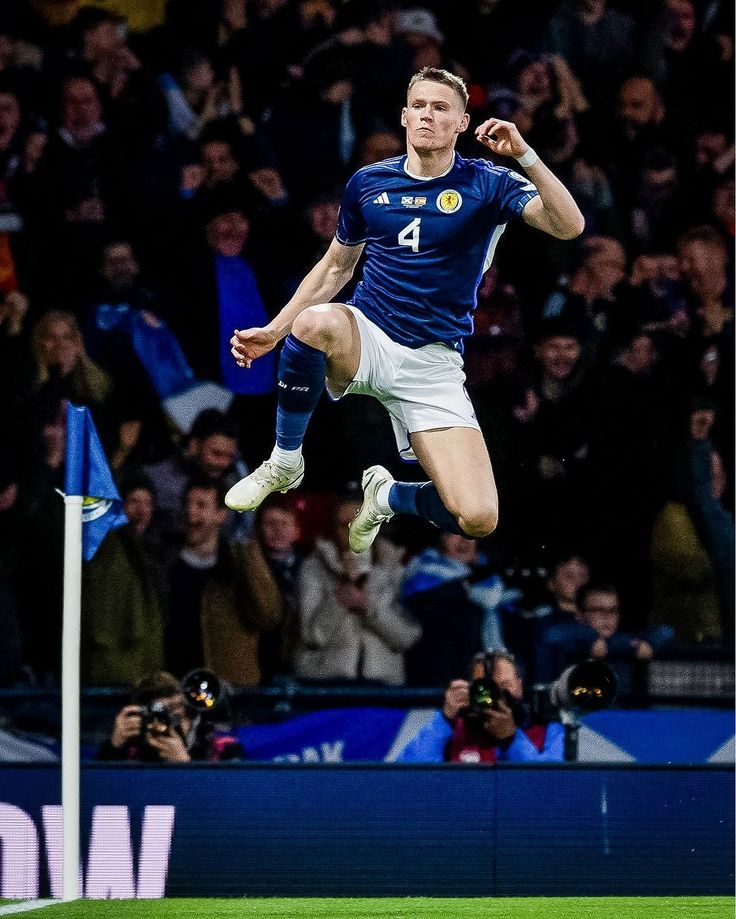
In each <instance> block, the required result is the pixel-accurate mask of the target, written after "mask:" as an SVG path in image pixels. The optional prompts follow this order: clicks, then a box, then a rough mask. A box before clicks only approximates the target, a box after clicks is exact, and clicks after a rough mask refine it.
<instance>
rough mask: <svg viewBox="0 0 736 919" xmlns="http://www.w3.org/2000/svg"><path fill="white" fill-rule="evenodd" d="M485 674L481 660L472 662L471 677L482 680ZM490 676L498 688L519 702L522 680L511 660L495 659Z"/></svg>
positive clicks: (521, 695)
mask: <svg viewBox="0 0 736 919" xmlns="http://www.w3.org/2000/svg"><path fill="white" fill-rule="evenodd" d="M485 675H486V672H485V667H484V666H483V663H482V662H481V661H476V662H475V663H474V664H473V670H472V673H471V676H472V678H473V679H474V680H482V679H484V678H485ZM491 676H492V678H493V680H494V681H495V683H496V684H497V686H498V687H499V689H505V690H506V692H508V694H509V695H510V696H511V697H512V698H513V699H516V701H517V702H521V700H522V699H523V698H524V682H523V680H522V679H521V676H520V674H519V671H518V670H517V669H516V667H515V666H514V664H512V663H511V661H506V660H503V658H502V659H500V660H497V661H496V665H495V667H494V668H493V673H492V674H491Z"/></svg>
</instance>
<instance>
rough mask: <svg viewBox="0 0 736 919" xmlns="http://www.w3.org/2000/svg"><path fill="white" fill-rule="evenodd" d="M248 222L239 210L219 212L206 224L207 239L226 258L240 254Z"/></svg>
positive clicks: (248, 225)
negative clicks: (226, 212) (225, 212)
mask: <svg viewBox="0 0 736 919" xmlns="http://www.w3.org/2000/svg"><path fill="white" fill-rule="evenodd" d="M249 231H250V224H249V223H248V220H247V218H246V217H245V215H244V214H242V213H241V212H240V211H230V213H228V214H220V215H219V216H218V217H215V219H214V220H211V221H210V222H209V223H208V224H207V241H208V243H209V244H210V246H211V247H212V248H213V249H214V250H215V252H217V254H218V255H222V256H225V257H228V258H232V257H233V256H236V255H240V253H241V252H242V251H243V246H244V245H245V242H246V240H247V239H248V233H249Z"/></svg>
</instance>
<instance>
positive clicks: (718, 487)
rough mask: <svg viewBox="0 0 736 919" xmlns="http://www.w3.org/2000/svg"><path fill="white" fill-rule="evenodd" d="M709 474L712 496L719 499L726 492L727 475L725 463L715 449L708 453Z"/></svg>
mask: <svg viewBox="0 0 736 919" xmlns="http://www.w3.org/2000/svg"><path fill="white" fill-rule="evenodd" d="M710 474H711V481H712V488H713V497H714V498H715V499H716V501H720V500H721V498H722V497H723V495H724V494H725V492H726V486H727V485H728V476H727V474H726V466H725V463H724V462H723V459H722V458H721V455H720V453H716V451H715V450H712V451H711V454H710Z"/></svg>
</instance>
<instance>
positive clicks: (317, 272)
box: [225, 67, 584, 552]
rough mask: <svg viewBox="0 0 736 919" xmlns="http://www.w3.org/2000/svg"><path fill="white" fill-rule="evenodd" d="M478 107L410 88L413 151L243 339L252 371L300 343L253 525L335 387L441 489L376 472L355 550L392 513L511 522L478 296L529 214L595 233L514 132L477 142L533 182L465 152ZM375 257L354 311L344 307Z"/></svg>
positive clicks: (435, 76)
mask: <svg viewBox="0 0 736 919" xmlns="http://www.w3.org/2000/svg"><path fill="white" fill-rule="evenodd" d="M467 102H468V93H467V90H466V88H465V84H464V83H463V81H462V80H461V79H460V78H459V77H456V76H454V75H453V74H451V73H448V72H447V71H445V70H439V69H435V68H428V67H426V68H424V69H423V70H422V71H420V72H419V73H418V74H416V75H415V76H414V77H412V79H411V81H410V83H409V89H408V94H407V102H406V107H405V108H404V109H403V111H402V114H401V124H402V125H403V127H404V128H406V144H407V152H406V155H404V156H398V157H395V158H393V159H388V160H383V161H382V162H380V163H375V164H374V165H371V166H365V167H364V168H363V169H360V170H359V171H358V172H356V173H355V175H353V176H352V178H351V179H350V180H349V182H348V184H347V186H346V188H345V192H344V195H343V199H342V204H341V208H340V219H339V225H338V230H337V234H336V238H335V239H334V240H333V242H332V243H331V245H330V247H329V249H328V250H327V252H326V253H325V255H324V256H323V257H322V258H321V259H320V261H319V262H318V263H317V264H316V265H315V266H314V268H312V270H311V271H310V272H309V273H308V274H307V276H306V277H305V278H304V280H303V281H302V283H301V285H300V286H299V288H298V290H297V291H296V293H295V294H294V296H293V297H292V299H291V300H290V301H289V303H287V304H286V306H285V307H284V308H283V309H282V310H281V312H280V313H279V314H278V316H276V318H275V319H274V320H273V321H272V322H270V323H269V324H268V325H267V326H265V327H263V328H253V329H246V330H244V331H236V332H235V333H234V335H233V338H232V339H231V344H232V353H233V356H234V357H235V359H236V360H237V362H238V364H239V365H240V366H241V367H250V365H251V362H252V361H254V360H256V358H258V357H260V356H261V355H263V354H266V353H267V352H268V351H270V350H271V349H272V348H274V347H275V346H276V345H277V344H278V342H279V341H281V339H282V338H284V337H286V341H285V343H284V346H283V349H282V351H281V357H280V361H279V371H278V410H277V416H276V446H275V447H274V449H273V452H272V454H271V456H270V458H269V459H268V460H266V462H264V463H263V464H262V465H261V466H259V467H258V468H257V469H256V470H255V471H254V472H252V473H251V474H250V475H249V476H247V478H244V479H242V480H241V481H240V482H238V483H237V485H234V486H233V487H232V488H231V489H230V491H229V492H228V494H227V497H226V498H225V501H226V504H227V505H228V507H231V508H233V509H235V510H239V511H246V510H253V509H254V508H256V507H258V505H259V504H260V503H261V502H262V501H263V500H264V498H265V497H266V496H267V495H268V494H270V493H271V492H274V491H287V490H289V489H292V488H296V487H297V486H298V485H299V483H300V482H301V480H302V478H303V477H304V459H303V458H302V440H303V438H304V434H305V431H306V428H307V424H308V422H309V418H310V416H311V414H312V412H313V411H314V408H315V406H316V404H317V401H318V400H319V397H320V395H321V394H322V390H323V389H324V387H325V383H326V385H327V390H328V392H329V394H330V395H331V396H332V397H333V398H335V399H337V398H340V397H341V396H343V395H345V394H347V393H363V394H368V395H372V396H375V397H376V398H377V399H378V400H379V401H380V402H382V403H383V405H384V406H385V408H386V409H387V410H388V412H389V414H390V416H391V422H392V425H393V429H394V434H395V436H396V442H397V445H398V448H399V452H400V454H401V456H402V457H403V458H405V459H418V460H419V462H420V463H421V465H422V467H423V469H424V470H425V472H426V473H427V474H428V476H429V478H430V481H429V482H423V483H410V482H396V481H395V480H394V479H393V477H392V476H391V475H390V474H389V472H388V471H387V470H386V469H384V468H383V467H382V466H371V467H370V468H369V469H367V470H366V471H365V472H364V473H363V479H362V485H363V504H362V507H361V508H360V510H359V512H358V514H357V516H356V517H355V519H354V521H353V522H352V524H351V526H350V546H351V548H352V549H353V551H355V552H361V551H363V550H365V549H367V548H368V547H369V546H370V545H371V543H372V542H373V540H374V539H375V537H376V535H377V533H378V530H379V528H380V526H381V524H382V523H384V522H385V521H387V520H389V519H390V518H391V517H392V516H393V515H394V514H402V513H403V514H416V515H419V516H420V517H424V518H425V519H427V520H429V521H430V522H432V523H433V524H435V525H436V526H438V527H439V528H440V529H442V530H445V531H449V532H452V533H458V534H461V535H463V536H467V537H470V538H477V537H481V536H487V535H488V534H489V533H491V532H492V531H493V530H494V529H495V528H496V524H497V522H498V493H497V491H496V484H495V481H494V477H493V470H492V468H491V461H490V458H489V456H488V450H487V449H486V445H485V443H484V441H483V437H482V435H481V433H480V428H479V426H478V422H477V420H476V417H475V412H474V411H473V406H472V404H471V402H470V399H469V398H468V394H467V392H466V390H465V386H464V382H465V374H464V373H463V359H462V347H463V339H464V338H465V337H466V336H467V335H470V334H471V332H472V331H473V320H472V313H473V310H474V309H475V305H476V291H477V289H478V285H479V283H480V280H481V278H482V276H483V274H484V272H485V271H486V270H487V269H488V267H489V266H490V264H491V261H492V259H493V255H494V252H495V249H496V245H497V243H498V240H499V238H500V236H501V234H502V233H503V231H504V229H505V227H506V223H507V221H508V220H509V219H510V218H512V217H514V216H516V215H518V214H521V216H522V217H523V218H524V220H525V221H526V222H527V223H528V224H530V225H531V226H533V227H536V228H537V229H539V230H543V231H544V232H545V233H549V234H550V235H551V236H555V237H557V238H558V239H573V238H574V237H575V236H578V235H579V234H580V233H582V231H583V227H584V220H583V216H582V214H581V213H580V211H579V209H578V207H577V205H576V204H575V202H574V201H573V199H572V197H571V195H570V193H569V192H568V191H567V189H566V188H565V186H564V185H563V184H562V183H561V182H560V181H559V179H557V178H556V177H555V176H554V175H553V174H552V173H551V172H550V170H549V169H548V168H547V167H546V166H545V165H544V164H543V163H542V162H541V160H540V159H539V157H538V156H537V154H536V153H535V152H534V150H532V148H531V147H530V146H529V145H528V144H527V143H526V142H525V141H524V140H523V138H522V137H521V135H520V134H519V131H518V130H517V128H516V126H515V125H514V124H512V123H511V122H508V121H499V120H498V119H497V118H490V119H488V120H487V121H484V122H483V124H481V125H480V126H479V127H478V128H477V129H476V132H475V134H476V137H477V139H478V140H479V141H480V143H482V144H484V145H485V146H486V147H488V148H489V149H490V150H491V151H492V152H493V153H496V154H499V155H502V156H509V157H514V158H515V159H516V160H517V161H518V163H519V165H520V166H521V167H522V168H523V169H524V170H525V171H526V174H527V175H526V176H523V175H520V174H519V173H517V172H514V171H512V170H509V169H506V168H504V167H502V166H495V165H493V164H492V163H490V162H489V161H488V160H484V159H477V160H476V159H463V158H462V157H461V156H459V155H458V154H457V153H456V152H455V144H456V142H457V138H458V135H459V134H461V133H462V132H463V131H465V130H467V128H468V124H469V116H468V114H467V112H466V111H465V109H466V107H467ZM364 251H365V255H366V260H365V264H364V267H363V277H362V280H361V281H360V283H359V284H358V285H357V288H356V290H355V293H354V294H353V297H352V299H351V300H350V301H349V302H347V303H335V302H333V297H334V296H335V295H336V294H337V293H338V292H339V291H340V290H342V288H343V287H344V286H345V284H346V283H347V282H348V280H349V279H350V277H351V276H352V274H353V271H354V269H355V266H356V265H357V263H358V259H359V258H360V257H361V255H362V254H363V252H364Z"/></svg>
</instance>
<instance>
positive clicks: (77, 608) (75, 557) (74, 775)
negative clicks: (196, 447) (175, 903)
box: [61, 495, 84, 900]
mask: <svg viewBox="0 0 736 919" xmlns="http://www.w3.org/2000/svg"><path fill="white" fill-rule="evenodd" d="M83 500H84V499H83V498H82V497H81V496H80V495H64V612H63V616H64V618H63V631H62V642H61V813H62V825H63V833H62V849H61V852H62V898H63V899H64V900H78V899H79V894H80V891H79V777H80V769H79V758H80V747H79V739H80V730H79V720H80V719H79V682H80V678H79V655H80V646H81V640H80V636H81V628H82V502H83Z"/></svg>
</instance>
